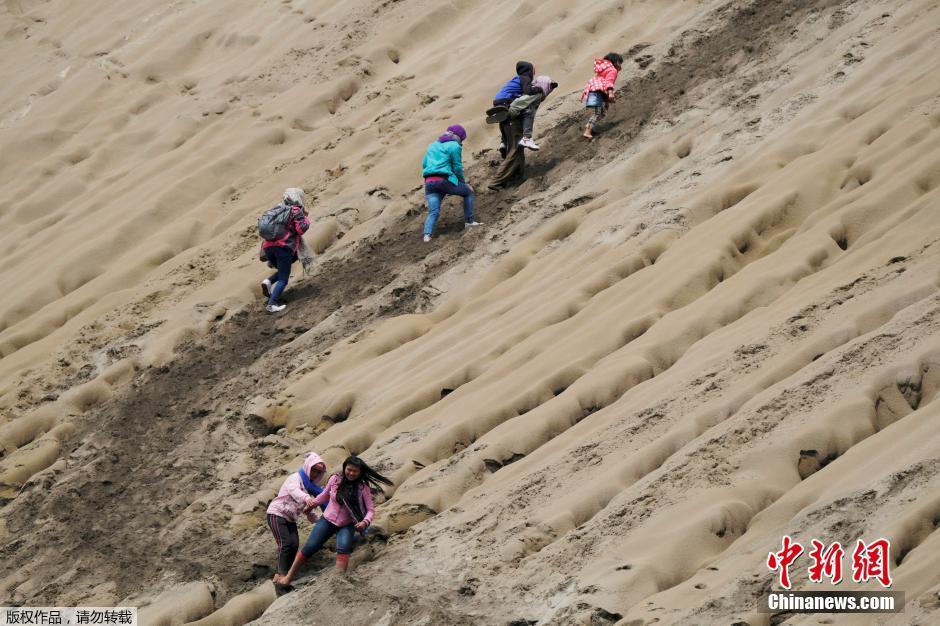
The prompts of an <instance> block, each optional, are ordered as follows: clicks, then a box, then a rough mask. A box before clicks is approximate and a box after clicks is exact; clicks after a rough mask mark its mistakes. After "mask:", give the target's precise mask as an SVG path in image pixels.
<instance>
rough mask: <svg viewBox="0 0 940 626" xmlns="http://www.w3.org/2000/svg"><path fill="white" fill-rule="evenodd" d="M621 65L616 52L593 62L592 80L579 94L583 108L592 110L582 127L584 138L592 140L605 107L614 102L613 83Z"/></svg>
mask: <svg viewBox="0 0 940 626" xmlns="http://www.w3.org/2000/svg"><path fill="white" fill-rule="evenodd" d="M622 65H623V57H622V56H620V55H619V54H617V53H616V52H610V53H608V54H607V56H605V57H604V58H603V59H595V60H594V78H592V79H591V80H590V81H589V82H588V84H587V87H585V88H584V91H583V92H582V93H581V100H583V101H584V106H586V107H587V108H589V109H593V113H592V114H591V117H590V119H588V123H587V126H585V127H584V137H586V138H588V139H594V125H595V124H597V122H599V121H600V119H601V118H602V117H604V113H605V112H606V111H607V107H609V106H610V104H611V103H612V102H613V101H614V100H616V96H615V95H614V83H615V82H616V81H617V74H618V73H619V72H620V68H621V66H622Z"/></svg>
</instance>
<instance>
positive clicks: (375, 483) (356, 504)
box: [336, 456, 392, 522]
mask: <svg viewBox="0 0 940 626" xmlns="http://www.w3.org/2000/svg"><path fill="white" fill-rule="evenodd" d="M347 465H352V466H354V467H358V468H359V478H357V479H356V480H348V479H347V478H346V466H347ZM363 483H365V484H367V485H369V487H371V488H374V489H380V487H379V485H391V484H392V481H391V480H389V479H388V478H386V477H385V476H382V475H381V474H379V473H378V472H377V471H375V470H374V469H372V468H371V467H369V466H368V465H367V464H366V462H365V461H363V460H362V459H360V458H359V457H358V456H348V457H346V460H345V461H343V471H342V472H341V473H340V475H339V487H338V488H337V490H336V495H337V497H338V498H339V501H340V503H342V504H344V505H345V506H346V508H347V509H349V511H350V513H352V514H353V517H355V518H356V521H357V522H361V521H362V518H363V517H365V511H363V510H362V504H361V500H360V499H359V486H360V485H362V484H363Z"/></svg>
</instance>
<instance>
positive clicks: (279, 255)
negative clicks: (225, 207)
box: [258, 187, 310, 313]
mask: <svg viewBox="0 0 940 626" xmlns="http://www.w3.org/2000/svg"><path fill="white" fill-rule="evenodd" d="M309 228H310V219H309V218H308V217H307V209H306V207H305V206H304V190H303V189H298V188H296V187H291V188H289V189H287V190H285V191H284V197H283V199H282V201H281V203H280V204H279V205H277V206H276V207H274V208H271V209H268V210H267V211H265V212H264V214H263V215H262V216H261V217H260V218H258V232H259V234H260V235H261V238H262V239H264V241H263V242H262V244H261V255H262V260H263V261H267V262H268V265H269V266H271V267H273V268H275V269H276V270H277V271H276V272H274V274H272V275H271V276H270V277H268V278H265V279H264V280H263V281H261V293H263V294H264V296H265V297H266V298H267V299H268V303H267V306H266V307H265V309H266V310H267V312H268V313H280V312H281V311H283V310H284V309H285V308H287V306H286V305H284V304H280V303H279V302H278V298H280V297H281V294H282V293H283V292H284V289H285V288H286V287H287V281H288V280H290V270H291V265H293V263H294V261H296V260H297V258H298V254H299V253H301V250H302V243H303V235H304V233H305V232H307V229H309ZM305 266H306V262H305Z"/></svg>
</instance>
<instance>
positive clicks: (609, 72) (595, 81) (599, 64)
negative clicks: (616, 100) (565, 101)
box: [581, 59, 617, 100]
mask: <svg viewBox="0 0 940 626" xmlns="http://www.w3.org/2000/svg"><path fill="white" fill-rule="evenodd" d="M616 81H617V68H616V67H614V64H613V63H611V62H610V61H608V60H607V59H594V77H593V78H592V79H591V80H590V81H588V84H587V87H585V88H584V92H582V93H581V99H582V100H584V99H586V98H587V97H588V94H589V93H591V92H592V91H603V92H604V93H605V94H606V93H607V90H608V89H613V88H614V83H615V82H616Z"/></svg>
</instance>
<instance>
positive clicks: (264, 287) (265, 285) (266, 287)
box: [261, 278, 271, 298]
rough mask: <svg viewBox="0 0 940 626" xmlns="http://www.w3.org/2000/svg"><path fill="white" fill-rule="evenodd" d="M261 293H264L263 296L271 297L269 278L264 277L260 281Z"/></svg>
mask: <svg viewBox="0 0 940 626" xmlns="http://www.w3.org/2000/svg"><path fill="white" fill-rule="evenodd" d="M261 293H263V294H264V297H265V298H270V297H271V279H270V278H265V279H264V280H262V281H261Z"/></svg>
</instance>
